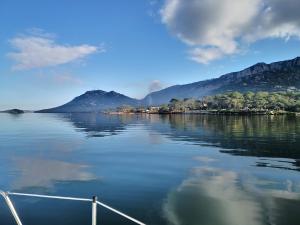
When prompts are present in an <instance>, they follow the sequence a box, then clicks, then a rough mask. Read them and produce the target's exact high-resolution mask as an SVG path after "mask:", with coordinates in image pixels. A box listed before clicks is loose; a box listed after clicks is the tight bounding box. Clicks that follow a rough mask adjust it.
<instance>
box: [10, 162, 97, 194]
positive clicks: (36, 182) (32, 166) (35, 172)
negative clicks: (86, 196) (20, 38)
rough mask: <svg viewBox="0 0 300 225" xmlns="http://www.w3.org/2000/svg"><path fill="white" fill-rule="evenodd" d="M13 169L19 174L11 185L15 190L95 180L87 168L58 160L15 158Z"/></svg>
mask: <svg viewBox="0 0 300 225" xmlns="http://www.w3.org/2000/svg"><path fill="white" fill-rule="evenodd" d="M14 167H15V168H16V171H18V174H19V175H18V177H17V179H16V180H15V181H14V182H13V184H12V188H13V189H15V190H16V189H17V190H20V189H24V188H30V187H34V188H51V187H52V186H53V185H54V183H55V182H66V181H90V180H93V179H96V177H95V176H94V175H93V174H92V173H90V172H88V171H87V169H88V166H86V165H81V164H75V163H70V162H64V161H58V160H49V159H37V158H32V157H30V158H17V159H15V160H14Z"/></svg>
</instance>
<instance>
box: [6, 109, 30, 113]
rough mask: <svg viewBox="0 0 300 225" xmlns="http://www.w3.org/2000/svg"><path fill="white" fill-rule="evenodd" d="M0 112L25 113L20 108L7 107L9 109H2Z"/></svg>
mask: <svg viewBox="0 0 300 225" xmlns="http://www.w3.org/2000/svg"><path fill="white" fill-rule="evenodd" d="M0 112H1V113H10V114H22V113H25V111H24V110H21V109H9V110H4V111H0Z"/></svg>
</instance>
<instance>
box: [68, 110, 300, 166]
mask: <svg viewBox="0 0 300 225" xmlns="http://www.w3.org/2000/svg"><path fill="white" fill-rule="evenodd" d="M66 118H67V119H68V120H69V121H70V122H72V124H73V125H74V126H75V127H76V129H77V130H78V131H83V132H85V133H86V134H87V136H88V137H104V136H110V135H117V134H120V133H122V132H123V131H124V130H125V129H127V127H128V126H129V125H132V124H137V123H139V124H143V125H144V126H145V127H146V128H147V129H148V130H149V131H150V132H149V138H150V141H151V142H153V143H160V142H161V141H162V139H161V136H160V135H162V136H165V137H167V138H170V139H172V140H175V141H186V142H190V143H192V144H196V145H201V146H206V145H210V146H216V147H221V148H222V149H221V150H220V152H224V153H228V154H232V155H239V156H255V157H267V158H278V159H276V160H273V161H269V162H263V161H261V162H257V164H256V165H257V166H263V167H274V168H283V169H292V170H299V159H300V118H299V117H298V118H297V117H289V116H221V115H217V116H213V115H166V116H162V115H101V114H70V115H68V116H66ZM282 158H285V159H291V160H286V161H283V160H282Z"/></svg>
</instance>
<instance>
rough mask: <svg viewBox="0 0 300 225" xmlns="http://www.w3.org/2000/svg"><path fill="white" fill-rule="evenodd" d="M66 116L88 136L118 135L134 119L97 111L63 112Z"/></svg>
mask: <svg viewBox="0 0 300 225" xmlns="http://www.w3.org/2000/svg"><path fill="white" fill-rule="evenodd" d="M63 116H64V118H65V119H66V120H68V121H70V122H72V124H73V125H74V127H76V128H77V130H78V131H83V132H85V133H86V134H87V137H105V136H111V135H117V134H119V133H121V132H122V131H124V130H125V126H126V125H128V124H129V123H131V122H132V121H133V120H134V117H133V116H130V115H128V116H126V115H105V114H97V113H71V114H63Z"/></svg>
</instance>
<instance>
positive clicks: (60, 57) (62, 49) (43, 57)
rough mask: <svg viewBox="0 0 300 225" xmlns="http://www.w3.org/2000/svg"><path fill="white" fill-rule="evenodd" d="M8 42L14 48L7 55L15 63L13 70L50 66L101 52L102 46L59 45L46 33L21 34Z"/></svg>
mask: <svg viewBox="0 0 300 225" xmlns="http://www.w3.org/2000/svg"><path fill="white" fill-rule="evenodd" d="M9 42H10V44H11V45H12V46H13V47H14V48H15V49H16V51H15V52H10V53H8V57H9V58H11V59H13V60H14V61H15V62H16V64H15V65H14V66H13V69H15V70H25V69H33V68H42V67H51V66H56V65H61V64H66V63H70V62H73V61H75V60H78V59H82V58H84V57H86V56H88V55H90V54H93V53H96V52H103V51H104V48H103V47H97V46H93V45H87V44H83V45H77V46H69V45H60V44H57V43H56V42H55V40H54V37H51V36H47V35H44V36H43V35H25V36H24V35H23V36H18V37H15V38H13V39H11V40H10V41H9Z"/></svg>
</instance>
